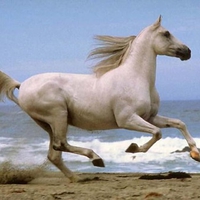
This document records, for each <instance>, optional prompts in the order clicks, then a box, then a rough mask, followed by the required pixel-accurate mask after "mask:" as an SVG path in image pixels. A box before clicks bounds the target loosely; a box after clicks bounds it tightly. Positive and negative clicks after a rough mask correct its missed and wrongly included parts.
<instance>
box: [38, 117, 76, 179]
mask: <svg viewBox="0 0 200 200" xmlns="http://www.w3.org/2000/svg"><path fill="white" fill-rule="evenodd" d="M34 121H35V122H36V123H37V124H38V125H39V126H40V127H42V128H43V129H44V130H45V131H47V132H48V133H49V137H50V144H49V152H48V159H49V160H50V161H51V162H52V163H53V164H54V165H55V166H56V167H57V168H58V169H60V171H61V172H62V173H63V174H64V175H65V176H66V177H68V178H69V179H70V180H71V181H72V182H73V181H75V180H76V176H75V175H74V174H73V172H71V170H69V169H68V168H67V167H66V166H65V164H64V162H63V160H62V151H55V150H54V149H53V133H52V130H51V127H50V126H49V124H47V123H45V122H42V121H39V120H36V119H34Z"/></svg>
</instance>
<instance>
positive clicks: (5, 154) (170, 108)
mask: <svg viewBox="0 0 200 200" xmlns="http://www.w3.org/2000/svg"><path fill="white" fill-rule="evenodd" d="M159 114H161V115H165V116H168V117H173V118H178V119H181V120H182V121H184V122H185V124H186V125H187V128H188V130H189V131H190V133H191V135H192V137H193V138H194V140H195V142H196V143H197V146H198V147H200V101H162V102H161V107H160V111H159ZM162 134H163V138H162V139H161V140H159V141H158V142H157V143H156V144H155V145H154V146H153V147H152V148H151V149H150V150H149V151H148V152H146V153H136V154H130V153H125V150H126V149H127V147H128V146H129V145H130V144H131V143H133V142H134V143H137V144H138V145H142V144H144V143H145V142H146V141H148V140H149V139H150V138H151V135H150V134H148V133H140V132H135V131H127V130H124V129H120V130H108V131H92V132H91V131H85V130H81V129H77V128H75V127H70V128H69V133H68V141H69V143H70V144H72V145H76V146H81V147H87V148H91V149H93V150H94V151H95V152H96V153H97V154H98V155H100V156H101V158H102V159H103V160H104V163H105V165H106V166H105V168H99V167H94V166H93V165H92V163H91V162H90V160H89V159H88V158H86V157H84V156H79V155H76V154H71V153H65V152H63V160H64V162H65V164H66V165H67V166H68V167H69V168H70V169H71V170H72V171H76V172H108V173H109V172H144V173H148V172H156V173H158V172H167V171H185V172H190V173H195V172H200V163H198V162H196V161H194V160H192V159H191V158H190V156H189V152H184V153H172V152H174V151H176V150H182V149H183V148H184V147H185V146H187V142H186V141H185V139H184V137H183V136H182V134H181V132H180V131H179V130H177V129H173V128H168V129H162ZM48 145H49V138H48V134H47V133H46V132H45V131H43V130H42V129H41V128H40V127H39V126H37V125H36V124H35V123H34V122H33V120H32V119H30V118H29V117H28V116H27V115H26V114H25V113H24V112H23V111H21V110H20V109H19V107H18V106H15V105H6V106H5V105H4V104H3V103H1V105H0V163H1V162H3V161H6V160H9V161H11V162H12V163H14V164H16V165H18V166H33V165H36V166H37V165H40V164H42V163H44V162H45V161H46V156H47V152H48ZM48 167H49V169H51V170H56V171H57V168H55V167H54V166H53V165H52V164H51V163H50V162H49V164H48Z"/></svg>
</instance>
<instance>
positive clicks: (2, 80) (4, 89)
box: [0, 71, 20, 105]
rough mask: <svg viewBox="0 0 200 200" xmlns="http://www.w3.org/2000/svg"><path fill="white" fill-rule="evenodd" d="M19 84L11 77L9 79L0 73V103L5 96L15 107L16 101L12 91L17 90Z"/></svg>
mask: <svg viewBox="0 0 200 200" xmlns="http://www.w3.org/2000/svg"><path fill="white" fill-rule="evenodd" d="M19 87H20V83H19V82H18V81H16V80H14V79H12V78H11V77H9V76H8V75H7V74H5V73H3V72H1V71H0V101H1V100H3V97H4V96H7V98H9V99H10V100H11V101H14V102H15V103H16V104H17V105H19V103H18V99H17V97H16V96H15V95H14V90H15V89H16V88H18V89H19Z"/></svg>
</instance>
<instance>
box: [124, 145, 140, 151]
mask: <svg viewBox="0 0 200 200" xmlns="http://www.w3.org/2000/svg"><path fill="white" fill-rule="evenodd" d="M139 149H140V148H139V147H138V145H137V144H136V143H132V144H131V145H130V146H129V147H128V148H127V149H126V151H125V152H127V153H137V152H139Z"/></svg>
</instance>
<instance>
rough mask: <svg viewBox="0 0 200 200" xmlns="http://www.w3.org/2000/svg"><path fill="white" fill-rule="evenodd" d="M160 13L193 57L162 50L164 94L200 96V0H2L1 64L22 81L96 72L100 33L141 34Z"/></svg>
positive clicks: (160, 67) (159, 77)
mask: <svg viewBox="0 0 200 200" xmlns="http://www.w3.org/2000/svg"><path fill="white" fill-rule="evenodd" d="M159 15H162V26H164V27H165V28H166V29H168V30H169V31H170V32H171V33H172V34H173V35H174V36H175V37H176V38H178V39H179V40H181V41H182V42H183V43H184V44H186V45H187V46H188V47H189V48H190V49H191V51H192V57H191V59H190V60H188V61H181V60H180V59H178V58H172V57H166V56H158V58H157V73H156V87H157V89H158V92H159V94H160V98H161V100H199V99H200V50H199V48H200V23H199V22H200V1H199V0H193V1H188V0H181V1H174V0H167V1H166V0H140V1H138V0H109V1H108V0H95V1H94V0H42V1H41V0H0V70H1V71H3V72H5V73H7V74H8V75H9V76H11V77H13V78H15V79H16V80H18V81H20V82H22V81H24V80H25V79H27V78H29V77H30V76H32V75H35V74H38V73H44V72H63V73H81V74H85V73H92V69H91V62H89V61H87V56H88V54H89V52H90V51H91V50H92V49H93V48H94V47H95V42H94V40H93V37H94V36H95V35H111V36H130V35H137V34H139V33H140V31H141V30H142V29H144V28H145V27H146V26H149V25H151V24H152V23H154V22H155V21H156V19H157V18H158V17H159Z"/></svg>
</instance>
